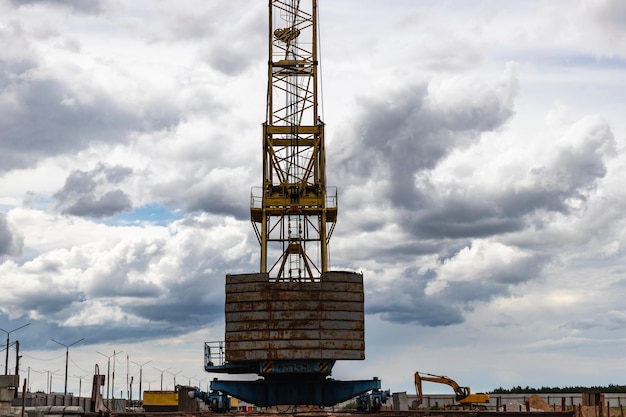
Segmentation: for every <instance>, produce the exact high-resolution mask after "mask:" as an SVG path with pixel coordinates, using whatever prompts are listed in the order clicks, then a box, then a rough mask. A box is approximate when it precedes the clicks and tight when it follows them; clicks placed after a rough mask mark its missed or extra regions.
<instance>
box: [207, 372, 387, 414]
mask: <svg viewBox="0 0 626 417" xmlns="http://www.w3.org/2000/svg"><path fill="white" fill-rule="evenodd" d="M211 390H212V391H219V392H222V393H224V394H227V395H231V396H233V397H235V398H238V399H239V400H242V401H245V402H247V403H250V404H255V405H256V406H257V407H271V406H275V405H317V406H324V407H328V406H332V405H335V404H338V403H341V402H344V401H347V400H350V399H352V398H355V397H356V396H358V395H361V394H363V393H365V392H368V391H370V390H374V391H377V390H380V380H379V379H378V378H374V379H371V380H362V381H336V380H334V379H330V378H326V379H320V378H307V377H305V376H302V377H301V378H295V375H292V376H291V377H288V378H271V379H259V380H256V381H227V380H218V379H217V378H215V379H214V380H213V381H212V382H211Z"/></svg>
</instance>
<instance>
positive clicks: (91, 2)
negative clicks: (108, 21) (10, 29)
mask: <svg viewBox="0 0 626 417" xmlns="http://www.w3.org/2000/svg"><path fill="white" fill-rule="evenodd" d="M11 3H13V4H14V5H15V6H31V5H37V4H42V5H49V6H60V7H67V8H69V9H72V10H75V11H78V12H81V13H89V14H92V13H93V14H95V13H99V12H100V11H102V10H103V3H104V2H103V1H102V0H11Z"/></svg>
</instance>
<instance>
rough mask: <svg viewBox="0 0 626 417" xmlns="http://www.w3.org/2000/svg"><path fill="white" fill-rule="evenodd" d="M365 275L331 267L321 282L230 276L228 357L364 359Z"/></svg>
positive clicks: (256, 275)
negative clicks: (275, 280) (330, 270)
mask: <svg viewBox="0 0 626 417" xmlns="http://www.w3.org/2000/svg"><path fill="white" fill-rule="evenodd" d="M363 300H364V297H363V276H362V275H361V274H357V273H354V272H327V273H325V274H323V276H322V279H321V280H320V282H303V283H296V282H270V281H269V279H268V275H267V274H261V273H256V274H242V275H227V277H226V304H225V313H226V360H227V361H257V360H266V359H334V360H338V359H357V360H358V359H364V358H365V334H364V329H365V323H364V317H365V314H364V308H363Z"/></svg>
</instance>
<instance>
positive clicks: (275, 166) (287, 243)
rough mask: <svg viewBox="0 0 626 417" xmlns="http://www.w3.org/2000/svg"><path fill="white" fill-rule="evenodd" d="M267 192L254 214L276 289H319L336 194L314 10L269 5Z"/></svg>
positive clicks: (279, 2) (264, 266)
mask: <svg viewBox="0 0 626 417" xmlns="http://www.w3.org/2000/svg"><path fill="white" fill-rule="evenodd" d="M269 31H270V33H269V40H270V41H269V57H270V59H269V61H268V88H267V109H266V120H265V122H264V123H263V185H262V187H260V188H259V187H255V188H253V189H252V193H251V207H250V214H251V220H252V224H253V226H254V230H255V233H256V236H257V238H258V240H259V243H260V244H261V267H260V269H261V270H260V272H262V273H268V274H269V279H270V280H271V281H319V280H320V278H321V276H322V273H323V272H326V271H328V241H329V239H330V236H331V234H332V231H333V229H334V226H335V222H336V219H337V191H336V188H333V191H332V192H331V193H329V192H328V191H327V188H326V162H325V161H326V158H325V153H324V123H323V122H322V121H321V118H320V116H319V114H318V98H319V95H318V56H317V36H318V34H317V2H316V1H311V2H301V1H299V0H270V2H269Z"/></svg>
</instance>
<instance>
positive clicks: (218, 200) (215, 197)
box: [187, 187, 250, 220]
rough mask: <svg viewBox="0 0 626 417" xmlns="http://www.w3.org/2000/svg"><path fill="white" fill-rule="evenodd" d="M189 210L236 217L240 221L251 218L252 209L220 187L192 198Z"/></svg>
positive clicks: (190, 198)
mask: <svg viewBox="0 0 626 417" xmlns="http://www.w3.org/2000/svg"><path fill="white" fill-rule="evenodd" d="M187 209H188V210H189V211H196V210H201V211H204V212H207V213H214V214H223V215H227V216H234V217H235V218H236V219H239V220H245V219H248V217H250V209H249V207H248V206H247V205H244V204H241V200H240V199H237V200H235V199H234V198H233V196H232V195H229V194H228V190H226V189H223V188H218V187H215V188H212V189H208V190H206V191H205V192H203V193H201V194H197V195H192V196H190V197H189V202H188V206H187Z"/></svg>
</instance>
